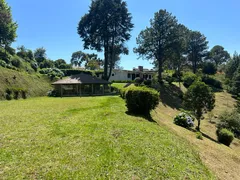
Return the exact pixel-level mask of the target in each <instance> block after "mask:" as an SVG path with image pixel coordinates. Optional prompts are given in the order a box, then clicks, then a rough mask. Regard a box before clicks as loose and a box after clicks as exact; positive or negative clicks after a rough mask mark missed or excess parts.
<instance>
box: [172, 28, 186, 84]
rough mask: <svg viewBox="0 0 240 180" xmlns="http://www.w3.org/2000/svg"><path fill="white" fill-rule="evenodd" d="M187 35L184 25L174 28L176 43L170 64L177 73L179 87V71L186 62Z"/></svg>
mask: <svg viewBox="0 0 240 180" xmlns="http://www.w3.org/2000/svg"><path fill="white" fill-rule="evenodd" d="M188 34H189V29H188V28H186V27H185V26H184V25H182V24H179V25H178V26H177V28H176V35H175V37H176V41H175V43H174V44H173V50H172V53H171V54H170V59H171V62H170V63H171V64H172V65H173V67H174V69H175V71H176V72H177V77H178V82H179V86H180V82H181V71H182V67H183V65H184V64H186V62H187V58H186V53H187V37H188Z"/></svg>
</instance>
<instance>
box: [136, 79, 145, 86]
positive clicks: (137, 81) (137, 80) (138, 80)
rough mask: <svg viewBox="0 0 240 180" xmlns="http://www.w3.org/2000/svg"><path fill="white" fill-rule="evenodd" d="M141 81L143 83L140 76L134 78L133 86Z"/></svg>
mask: <svg viewBox="0 0 240 180" xmlns="http://www.w3.org/2000/svg"><path fill="white" fill-rule="evenodd" d="M142 83H143V79H141V78H140V77H137V78H135V80H134V84H135V86H139V85H141V84H142Z"/></svg>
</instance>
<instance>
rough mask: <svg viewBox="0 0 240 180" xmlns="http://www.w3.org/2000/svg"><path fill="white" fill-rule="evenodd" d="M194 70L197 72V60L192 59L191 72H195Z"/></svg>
mask: <svg viewBox="0 0 240 180" xmlns="http://www.w3.org/2000/svg"><path fill="white" fill-rule="evenodd" d="M196 72H197V62H196V60H195V59H194V60H193V73H194V74H196Z"/></svg>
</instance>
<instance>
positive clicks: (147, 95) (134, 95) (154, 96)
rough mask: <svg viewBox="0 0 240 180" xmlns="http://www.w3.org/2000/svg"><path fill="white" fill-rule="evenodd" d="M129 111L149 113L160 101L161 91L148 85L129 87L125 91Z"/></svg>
mask: <svg viewBox="0 0 240 180" xmlns="http://www.w3.org/2000/svg"><path fill="white" fill-rule="evenodd" d="M123 94H124V95H123V96H125V98H126V104H127V108H128V111H129V112H131V113H134V114H143V115H149V114H150V111H151V110H153V109H155V108H156V106H157V105H158V103H159V93H158V92H157V91H156V90H153V89H150V88H146V87H129V88H126V89H125V90H124V92H123Z"/></svg>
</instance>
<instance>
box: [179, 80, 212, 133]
mask: <svg viewBox="0 0 240 180" xmlns="http://www.w3.org/2000/svg"><path fill="white" fill-rule="evenodd" d="M184 105H185V107H187V108H188V109H189V110H191V111H192V112H193V114H194V116H195V117H196V119H197V120H198V126H197V129H198V130H200V121H201V118H202V117H203V113H204V112H206V111H211V110H213V108H214V106H215V95H214V93H213V92H212V90H211V88H210V87H209V86H208V85H206V84H205V83H204V82H200V81H195V82H194V83H193V84H192V85H191V86H190V87H189V88H188V91H187V92H186V94H185V95H184Z"/></svg>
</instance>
